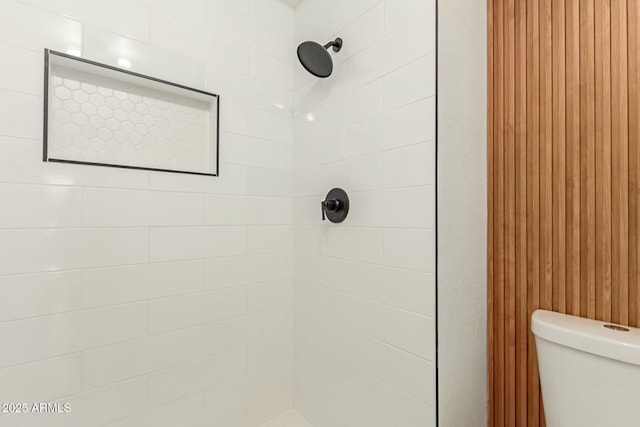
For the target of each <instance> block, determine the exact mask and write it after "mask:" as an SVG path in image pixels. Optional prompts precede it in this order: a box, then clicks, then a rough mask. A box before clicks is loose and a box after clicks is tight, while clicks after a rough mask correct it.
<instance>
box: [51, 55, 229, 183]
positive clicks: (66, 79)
mask: <svg viewBox="0 0 640 427" xmlns="http://www.w3.org/2000/svg"><path fill="white" fill-rule="evenodd" d="M49 84H50V111H49V127H50V128H49V138H48V155H49V158H52V159H59V160H71V161H78V162H91V163H101V164H110V165H114V164H115V165H123V166H131V167H143V168H152V169H167V170H175V171H187V172H198V173H211V172H212V170H213V169H212V168H213V163H214V162H215V150H216V148H215V141H214V142H213V143H212V138H215V135H212V132H213V133H214V134H215V132H216V129H215V127H214V126H215V122H214V123H212V117H211V115H212V114H211V105H210V104H209V103H207V102H204V101H200V100H196V99H190V98H187V97H181V96H179V95H175V94H173V93H168V92H162V91H159V90H157V89H153V88H149V87H144V86H138V85H135V84H132V83H129V82H124V81H119V80H115V79H111V78H107V77H104V76H98V75H94V74H89V73H86V72H83V71H79V70H74V69H70V68H65V67H52V74H51V78H50V83H49ZM213 120H215V118H214V119H213Z"/></svg>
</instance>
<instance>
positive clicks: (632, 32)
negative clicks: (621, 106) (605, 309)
mask: <svg viewBox="0 0 640 427" xmlns="http://www.w3.org/2000/svg"><path fill="white" fill-rule="evenodd" d="M639 27H640V4H639V1H638V0H631V1H629V2H628V13H627V28H628V36H627V40H628V46H629V47H630V48H629V49H628V55H629V59H628V70H629V71H628V78H629V323H630V324H635V325H640V292H639V291H638V286H637V283H638V281H639V280H640V270H639V269H640V247H639V244H640V211H639V210H640V148H639V144H640V55H639V53H638V49H637V47H638V46H640V30H639Z"/></svg>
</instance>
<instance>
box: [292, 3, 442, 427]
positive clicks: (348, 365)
mask: <svg viewBox="0 0 640 427" xmlns="http://www.w3.org/2000/svg"><path fill="white" fill-rule="evenodd" d="M295 28H296V32H295V38H294V40H295V42H296V43H299V42H302V41H304V40H316V41H318V42H321V43H324V42H326V41H328V40H330V39H333V38H335V37H338V36H339V37H342V38H344V47H343V49H342V51H341V52H340V53H336V54H332V56H333V58H334V62H335V64H336V66H335V69H334V75H333V76H332V77H330V78H329V79H327V80H326V81H320V80H317V79H315V78H313V77H311V76H310V75H309V74H308V73H306V72H305V71H304V70H303V69H302V67H300V66H296V73H295V92H294V168H293V169H294V172H293V184H294V188H293V195H294V199H293V219H294V236H293V241H294V253H295V256H294V286H293V288H294V291H293V292H294V310H295V312H294V319H295V322H294V327H295V332H294V355H295V356H294V404H295V407H296V409H298V410H299V411H300V413H301V414H302V415H303V416H304V417H305V418H306V419H307V420H308V421H309V422H310V423H311V424H312V425H313V426H314V427H336V426H340V427H346V426H349V427H365V426H366V427H413V426H416V427H417V426H423V427H428V426H432V427H435V425H436V421H435V413H436V410H435V405H436V397H435V396H436V384H435V375H436V365H435V362H436V360H435V351H436V350H435V342H436V338H435V337H436V326H435V277H434V274H435V158H436V154H435V105H436V104H435V82H436V80H435V34H436V32H435V0H332V1H330V2H327V1H326V0H305V1H303V2H302V3H301V4H300V6H299V7H298V8H297V9H296V14H295ZM333 187H342V188H344V189H345V190H347V192H348V193H349V196H350V199H351V211H350V214H349V217H348V218H347V220H346V221H345V223H343V224H339V225H336V224H330V223H322V224H321V223H320V222H319V219H320V210H319V206H318V201H320V200H322V198H323V197H324V196H325V194H326V193H327V192H328V190H330V189H331V188H333Z"/></svg>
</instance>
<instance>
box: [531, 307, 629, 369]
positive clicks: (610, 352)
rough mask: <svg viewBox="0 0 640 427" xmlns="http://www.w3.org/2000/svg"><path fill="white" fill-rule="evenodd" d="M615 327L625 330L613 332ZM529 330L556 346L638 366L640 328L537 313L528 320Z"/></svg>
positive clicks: (542, 311) (544, 312)
mask: <svg viewBox="0 0 640 427" xmlns="http://www.w3.org/2000/svg"><path fill="white" fill-rule="evenodd" d="M612 326H613V329H612V328H611V327H612ZM618 327H621V328H624V329H626V331H621V330H616V328H618ZM531 331H532V332H533V333H534V335H536V336H537V337H539V338H542V339H545V340H547V341H551V342H554V343H556V344H560V345H564V346H566V347H570V348H575V349H576V350H580V351H584V352H587V353H592V354H596V355H598V356H602V357H606V358H609V359H614V360H619V361H621V362H626V363H631V364H634V365H639V366H640V329H637V328H630V327H626V326H624V327H623V326H620V325H614V324H611V323H606V322H600V321H597V320H591V319H584V318H582V317H576V316H569V315H567V314H561V313H555V312H553V311H546V310H537V311H536V312H535V313H533V316H532V317H531Z"/></svg>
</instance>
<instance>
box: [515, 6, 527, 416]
mask: <svg viewBox="0 0 640 427" xmlns="http://www.w3.org/2000/svg"><path fill="white" fill-rule="evenodd" d="M515 37H516V42H515V48H516V50H515V100H516V103H515V108H516V111H515V120H516V130H515V162H516V167H515V170H516V172H515V173H516V177H515V191H516V202H515V203H516V205H515V218H516V224H515V227H516V229H515V232H516V236H515V239H516V245H515V262H516V291H515V316H516V324H515V327H516V330H515V334H516V342H515V371H516V393H515V394H514V402H515V405H516V408H515V425H520V426H526V425H527V409H528V408H527V403H526V401H524V402H523V401H522V399H517V396H522V395H526V394H527V382H528V381H527V345H528V340H529V321H528V319H529V312H528V307H527V301H526V299H525V298H523V297H522V296H526V295H527V271H528V270H527V4H526V0H516V5H515Z"/></svg>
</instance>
